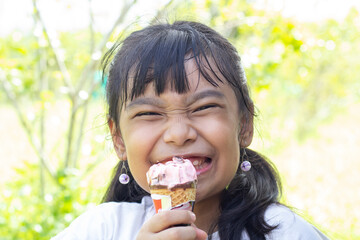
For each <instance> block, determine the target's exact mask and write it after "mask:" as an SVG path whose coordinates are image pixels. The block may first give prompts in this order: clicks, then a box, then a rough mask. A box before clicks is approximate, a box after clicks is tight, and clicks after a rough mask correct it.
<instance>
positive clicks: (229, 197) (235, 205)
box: [210, 149, 281, 240]
mask: <svg viewBox="0 0 360 240" xmlns="http://www.w3.org/2000/svg"><path fill="white" fill-rule="evenodd" d="M243 151H246V154H247V156H248V160H249V161H250V162H251V170H250V171H248V172H242V170H241V168H240V165H239V167H238V170H237V172H236V175H235V177H234V178H233V180H232V181H231V183H230V185H229V187H228V188H227V189H225V190H224V191H223V194H222V199H221V203H220V210H221V215H220V217H219V219H218V222H217V223H216V224H215V226H216V225H217V227H218V231H219V235H220V239H239V236H241V235H242V233H243V231H244V230H246V232H247V233H248V235H249V237H250V239H251V240H258V239H259V240H260V239H265V235H266V234H268V233H269V232H270V231H272V230H273V229H275V228H276V227H277V226H270V225H269V224H267V223H266V221H265V219H264V213H265V210H266V209H267V207H268V206H269V205H270V204H272V203H277V202H278V200H279V197H280V195H281V185H280V181H279V177H278V174H277V172H276V169H275V168H274V167H273V166H272V164H271V163H270V162H269V161H267V160H266V159H265V158H264V157H263V156H261V155H260V154H258V153H257V152H255V151H253V150H250V149H241V152H243ZM210 239H211V238H210Z"/></svg>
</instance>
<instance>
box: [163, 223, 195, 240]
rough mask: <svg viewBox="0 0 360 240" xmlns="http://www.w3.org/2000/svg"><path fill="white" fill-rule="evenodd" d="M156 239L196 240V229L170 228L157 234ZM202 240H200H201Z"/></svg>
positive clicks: (188, 227)
mask: <svg viewBox="0 0 360 240" xmlns="http://www.w3.org/2000/svg"><path fill="white" fill-rule="evenodd" d="M156 237H157V239H161V240H162V239H164V240H170V239H171V240H177V239H181V240H197V231H196V228H194V227H192V226H187V227H171V228H168V229H165V230H164V231H162V232H159V233H157V235H156ZM201 240H202V239H201Z"/></svg>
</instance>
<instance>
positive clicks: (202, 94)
mask: <svg viewBox="0 0 360 240" xmlns="http://www.w3.org/2000/svg"><path fill="white" fill-rule="evenodd" d="M207 97H215V98H219V99H224V98H225V95H224V94H223V93H222V92H219V91H216V90H212V89H209V90H205V91H203V92H199V93H195V94H194V95H192V96H190V97H189V98H188V99H187V100H186V103H187V104H189V105H190V104H193V103H194V102H196V101H199V100H200V99H203V98H207Z"/></svg>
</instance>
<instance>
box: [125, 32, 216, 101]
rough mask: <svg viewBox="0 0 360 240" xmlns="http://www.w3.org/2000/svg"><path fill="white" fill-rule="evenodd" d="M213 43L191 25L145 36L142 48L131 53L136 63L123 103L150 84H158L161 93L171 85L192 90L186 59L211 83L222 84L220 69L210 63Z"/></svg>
mask: <svg viewBox="0 0 360 240" xmlns="http://www.w3.org/2000/svg"><path fill="white" fill-rule="evenodd" d="M125 44H126V43H125V42H124V45H125ZM210 45H211V43H210V42H208V41H207V40H206V39H205V38H203V37H201V36H200V34H199V33H198V32H197V31H194V30H193V29H191V28H182V29H171V30H170V31H169V30H167V31H159V32H158V34H157V35H156V36H152V38H145V39H143V40H142V42H141V43H139V45H138V48H136V49H133V52H132V53H129V54H130V55H133V57H131V59H136V62H134V63H133V65H132V66H131V68H128V69H129V70H128V72H127V74H126V75H127V77H125V78H123V81H122V82H123V83H124V84H123V87H122V94H121V95H122V100H123V103H124V102H126V101H127V100H128V99H129V98H130V100H132V99H134V98H136V97H138V96H139V95H141V94H143V93H144V91H145V89H146V86H147V85H148V84H149V83H153V84H154V88H155V92H156V94H158V95H159V94H161V93H163V92H164V91H165V89H166V88H167V87H170V88H171V90H172V91H175V92H177V93H184V92H186V91H188V90H189V83H188V78H187V74H188V73H186V70H185V62H186V61H189V60H193V61H194V63H195V64H196V65H197V69H198V70H199V78H200V75H202V76H203V77H204V78H205V79H206V80H207V81H208V82H209V83H210V84H212V85H213V86H218V84H217V82H218V81H220V82H222V80H221V77H220V76H218V74H219V71H215V70H214V69H213V67H212V65H214V64H210V59H211V60H212V61H211V62H214V57H213V54H212V49H211V46H210ZM123 47H124V46H123ZM134 55H135V56H134ZM216 65H217V64H216ZM129 67H130V66H129ZM129 90H130V92H129Z"/></svg>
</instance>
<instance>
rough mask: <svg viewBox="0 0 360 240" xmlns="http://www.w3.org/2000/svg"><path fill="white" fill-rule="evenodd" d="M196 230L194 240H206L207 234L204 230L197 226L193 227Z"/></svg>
mask: <svg viewBox="0 0 360 240" xmlns="http://www.w3.org/2000/svg"><path fill="white" fill-rule="evenodd" d="M195 230H196V240H206V239H207V237H208V235H207V233H206V232H205V231H203V230H201V229H199V228H195Z"/></svg>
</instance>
